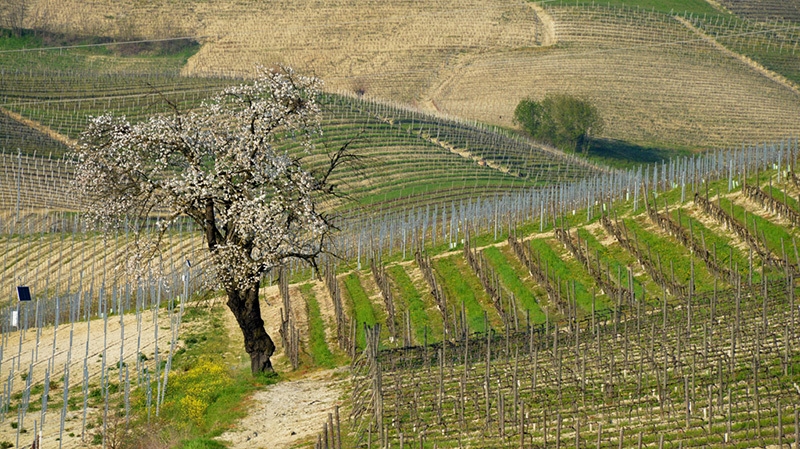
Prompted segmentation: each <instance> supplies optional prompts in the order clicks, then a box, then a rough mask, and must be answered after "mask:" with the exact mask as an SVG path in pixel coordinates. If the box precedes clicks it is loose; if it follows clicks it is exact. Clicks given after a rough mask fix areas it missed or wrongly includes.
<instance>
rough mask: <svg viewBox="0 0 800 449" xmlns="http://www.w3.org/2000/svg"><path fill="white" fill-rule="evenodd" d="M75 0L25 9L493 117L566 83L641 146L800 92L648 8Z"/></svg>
mask: <svg viewBox="0 0 800 449" xmlns="http://www.w3.org/2000/svg"><path fill="white" fill-rule="evenodd" d="M84 3H85V2H80V1H77V0H72V1H66V2H59V5H63V6H56V3H55V2H53V1H52V0H40V2H39V4H40V5H39V6H37V7H36V8H34V10H36V11H43V10H44V11H47V12H48V15H47V20H48V23H50V24H51V26H53V27H61V28H69V27H72V28H74V29H76V30H78V31H80V30H84V31H87V32H88V31H91V30H95V31H103V32H106V33H108V34H116V35H119V36H126V33H128V35H129V34H131V33H132V32H133V31H131V30H136V33H138V35H141V36H145V37H157V36H164V35H173V36H175V35H186V34H192V35H196V36H200V41H201V42H202V43H203V46H202V48H201V50H200V51H199V52H198V53H197V54H196V55H195V56H194V57H192V58H191V59H190V61H189V63H188V64H187V66H186V67H185V68H184V70H183V72H184V74H185V75H205V74H215V75H219V74H226V75H239V76H248V75H249V74H251V73H253V71H254V67H255V65H256V64H267V65H269V64H274V63H284V64H289V65H291V66H293V67H295V68H297V69H299V70H301V71H303V72H310V73H314V74H316V75H318V76H320V77H322V78H323V79H324V80H325V81H326V86H327V89H329V90H331V91H349V92H358V93H363V94H366V95H368V96H373V97H376V98H382V99H390V100H396V101H402V102H406V103H410V104H414V105H416V106H418V107H422V108H425V109H429V110H437V111H440V112H444V113H447V114H451V115H456V116H460V117H464V118H468V119H477V120H480V121H484V122H489V123H493V124H498V125H502V126H511V125H512V124H513V123H512V114H513V109H514V106H515V105H516V104H517V102H518V101H519V100H520V99H521V98H523V97H526V96H530V97H533V98H542V97H543V96H544V95H545V94H547V93H550V92H569V93H573V94H577V95H581V96H585V97H588V98H590V99H591V100H593V101H594V102H596V104H597V105H598V107H599V109H600V111H601V112H602V114H603V115H604V117H605V119H606V122H607V125H608V126H606V131H605V135H604V137H608V138H613V139H621V140H628V141H632V142H636V143H642V144H655V145H670V146H674V145H678V146H682V147H689V148H707V147H719V146H731V145H739V144H741V143H742V142H745V141H747V142H754V141H763V140H774V139H778V138H781V137H784V136H787V135H793V134H796V132H797V131H798V130H800V118H798V117H800V114H798V112H800V95H798V94H797V93H796V92H792V91H791V90H788V89H786V88H785V87H784V86H782V85H781V84H780V83H779V82H776V81H774V80H772V79H770V77H768V76H766V75H765V74H764V73H763V72H762V71H759V70H757V69H755V68H753V67H751V66H750V65H748V64H747V62H746V61H742V60H739V59H737V58H735V57H733V56H731V55H730V54H728V53H726V52H725V51H723V50H722V49H720V48H719V47H718V46H715V45H714V43H713V42H708V41H707V40H706V39H704V37H703V36H700V35H698V34H696V33H695V32H694V31H693V30H690V29H688V28H687V27H686V26H685V25H683V24H682V23H680V22H679V21H678V20H675V19H672V18H670V17H668V16H666V15H661V14H651V13H648V12H641V13H640V12H635V11H632V10H627V11H622V10H616V9H613V8H612V9H609V8H605V7H584V8H580V9H577V8H567V7H550V8H548V9H547V11H545V10H543V9H542V8H540V7H539V6H535V5H533V4H531V3H528V2H524V1H520V0H438V1H435V2H428V1H426V2H422V1H418V0H401V1H394V2H379V1H374V0H371V1H359V2H355V1H352V0H337V1H328V2H319V1H316V0H314V1H312V0H300V1H288V0H280V1H277V2H272V3H270V5H269V7H268V8H265V7H263V5H259V4H256V3H255V2H252V1H232V0H228V1H217V2H189V1H184V2H169V3H166V2H164V1H163V0H162V1H160V2H159V1H155V2H149V3H147V4H144V3H141V2H122V3H111V2H94V3H91V4H84ZM168 17H169V18H174V17H178V18H179V20H173V21H172V22H169V21H168V20H167V19H166V18H168ZM168 24H169V25H168ZM126 27H127V28H126Z"/></svg>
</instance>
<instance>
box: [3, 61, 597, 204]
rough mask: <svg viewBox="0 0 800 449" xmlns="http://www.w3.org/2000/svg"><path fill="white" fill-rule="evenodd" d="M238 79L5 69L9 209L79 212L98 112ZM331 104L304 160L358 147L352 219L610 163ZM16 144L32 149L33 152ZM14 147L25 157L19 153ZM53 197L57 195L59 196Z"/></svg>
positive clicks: (205, 91) (425, 118) (159, 102)
mask: <svg viewBox="0 0 800 449" xmlns="http://www.w3.org/2000/svg"><path fill="white" fill-rule="evenodd" d="M231 82H235V81H232V80H222V79H207V78H178V77H175V76H167V75H146V76H145V75H135V74H134V75H130V76H125V75H122V74H115V75H103V76H92V77H86V76H82V74H81V73H78V72H54V73H47V72H42V73H35V74H31V73H23V72H19V71H15V72H12V73H5V74H3V75H1V76H0V92H2V95H3V97H2V98H3V101H4V103H3V105H2V107H3V108H4V111H5V113H4V114H3V115H2V116H3V117H4V120H5V122H6V123H7V124H8V125H9V126H7V127H3V128H2V129H0V141H2V142H3V143H4V144H5V145H6V146H5V148H6V154H5V155H4V156H3V158H4V164H3V168H2V171H3V175H2V176H3V180H4V182H2V183H1V184H0V191H1V192H0V197H2V198H3V200H2V201H3V204H4V205H5V206H4V207H7V208H8V209H9V210H10V209H11V208H16V207H17V206H16V203H17V201H18V199H20V198H18V196H20V195H21V201H22V203H21V207H22V208H23V209H30V208H32V209H41V208H53V207H56V206H55V204H59V205H60V206H59V207H61V208H67V209H69V210H76V209H77V205H76V204H75V198H74V196H73V195H71V194H70V193H69V192H68V191H67V190H65V189H66V188H67V187H68V185H69V177H70V173H71V168H70V167H69V165H68V164H64V163H63V162H62V161H61V160H60V159H58V158H59V157H62V156H64V154H65V152H66V151H67V147H68V145H70V144H72V143H73V142H75V141H76V139H78V138H79V136H80V133H81V132H82V131H83V130H84V129H85V127H86V124H87V122H88V118H89V117H90V116H95V115H100V114H104V113H109V112H111V113H114V114H117V115H124V116H126V117H127V118H128V119H129V120H132V121H136V120H141V119H143V118H144V117H148V116H150V115H153V114H158V113H167V112H169V111H171V110H172V109H173V108H178V110H186V109H189V108H191V107H192V106H193V105H197V104H199V102H201V101H202V100H203V99H205V98H206V97H208V96H209V95H211V94H212V93H213V92H216V91H217V90H218V89H219V88H220V86H223V85H226V84H229V83H231ZM321 102H322V104H323V109H324V111H323V115H322V117H323V123H322V124H321V125H322V134H321V136H319V138H318V139H317V141H316V146H317V150H318V151H317V152H316V153H314V154H310V155H302V156H303V157H304V158H305V159H306V160H307V163H308V164H309V166H310V167H312V168H313V167H314V166H315V164H317V163H319V162H322V161H324V160H326V159H325V158H326V154H327V153H326V152H327V151H331V150H332V149H335V148H338V146H341V145H344V144H345V143H347V142H351V143H350V145H351V148H352V149H354V150H355V151H356V153H357V154H358V155H359V156H360V157H361V158H362V160H361V164H360V165H359V166H355V167H350V168H349V169H348V170H346V171H343V172H342V173H340V174H338V175H337V176H338V177H337V178H336V179H335V182H336V183H338V184H339V185H340V188H342V189H344V190H345V191H346V192H347V193H348V194H349V195H350V197H352V198H353V199H354V200H355V202H347V203H346V204H343V205H331V206H330V207H331V208H344V209H345V210H347V211H349V212H348V214H350V215H352V214H355V213H358V212H359V209H361V208H366V209H368V210H369V209H377V210H384V211H387V210H395V209H398V208H402V207H404V206H407V205H409V204H414V203H419V202H425V203H427V204H432V203H435V202H441V201H445V200H448V201H452V200H458V199H460V198H465V197H476V198H477V197H486V196H493V195H495V194H496V193H497V192H507V191H513V190H516V189H521V188H526V187H536V186H542V185H548V184H552V183H556V182H565V181H570V180H574V179H579V178H582V177H586V176H588V175H590V174H592V173H596V172H598V171H601V170H602V168H600V167H597V166H594V165H592V164H589V163H587V162H585V161H582V160H580V159H578V158H575V157H574V156H568V155H566V154H564V153H562V152H560V151H556V150H554V149H550V148H546V147H543V146H541V145H535V144H532V143H530V142H527V141H525V140H524V139H521V138H519V137H517V136H514V135H513V134H510V133H508V132H506V131H503V130H500V129H497V128H493V127H487V126H483V125H478V124H476V123H467V122H465V121H461V120H457V119H453V118H448V117H443V116H438V115H429V114H424V113H420V112H419V111H416V110H414V109H410V108H407V107H401V106H396V105H393V104H387V103H376V102H372V101H365V100H362V99H359V98H356V97H346V96H340V95H326V96H325V98H323V99H321ZM17 149H18V150H19V151H23V150H25V151H24V152H25V153H26V155H25V157H23V156H19V154H18V151H16V150H17ZM9 150H10V151H9ZM286 151H288V152H290V153H294V154H297V155H299V153H297V152H298V151H299V147H296V146H295V145H293V144H291V143H290V144H289V146H287V147H286ZM9 153H10V154H15V153H16V156H17V158H16V159H17V160H13V159H14V158H13V156H10V155H9ZM34 155H39V156H41V155H45V156H47V158H46V159H42V158H41V157H34ZM20 170H21V171H20ZM18 187H19V189H18ZM18 190H19V192H20V194H19V195H18V194H17V192H18ZM22 197H24V198H22ZM54 198H59V200H57V201H56V202H55V203H54V202H53V201H50V200H52V199H54Z"/></svg>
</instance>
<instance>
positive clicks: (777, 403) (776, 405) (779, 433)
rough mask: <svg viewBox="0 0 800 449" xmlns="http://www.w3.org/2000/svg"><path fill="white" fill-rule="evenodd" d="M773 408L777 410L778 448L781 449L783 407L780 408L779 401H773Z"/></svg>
mask: <svg viewBox="0 0 800 449" xmlns="http://www.w3.org/2000/svg"><path fill="white" fill-rule="evenodd" d="M775 407H777V409H778V447H781V448H782V447H783V407H781V400H780V399H776V400H775Z"/></svg>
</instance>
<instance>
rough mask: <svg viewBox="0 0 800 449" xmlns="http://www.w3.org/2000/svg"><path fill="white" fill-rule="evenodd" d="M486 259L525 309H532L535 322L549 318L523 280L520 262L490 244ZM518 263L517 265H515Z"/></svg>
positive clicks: (485, 251)
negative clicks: (513, 261) (515, 262)
mask: <svg viewBox="0 0 800 449" xmlns="http://www.w3.org/2000/svg"><path fill="white" fill-rule="evenodd" d="M483 254H484V255H485V256H486V260H488V261H489V263H490V264H491V265H492V267H493V268H494V270H495V272H496V273H497V275H498V276H500V281H501V282H502V283H503V285H504V286H505V287H506V288H507V289H509V290H510V291H511V292H512V293H514V297H515V298H516V300H517V301H519V302H520V304H521V305H522V307H523V309H524V310H526V311H530V314H531V321H532V322H533V323H537V324H539V323H544V322H545V321H546V320H547V318H546V316H545V314H544V311H542V308H541V307H540V306H539V301H538V300H537V299H536V297H535V296H534V295H533V293H532V292H531V289H530V288H529V287H528V286H526V285H525V284H524V283H523V282H522V278H523V277H524V275H522V273H524V270H523V268H522V265H520V264H519V263H518V262H517V264H512V263H511V261H510V260H509V259H508V258H507V257H506V256H505V255H504V254H503V253H502V251H500V249H499V248H497V247H496V246H490V247H488V248H486V249H485V250H483ZM515 265H516V266H515Z"/></svg>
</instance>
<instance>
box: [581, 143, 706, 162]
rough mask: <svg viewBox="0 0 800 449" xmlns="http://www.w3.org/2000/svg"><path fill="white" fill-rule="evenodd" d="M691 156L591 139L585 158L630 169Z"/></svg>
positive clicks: (655, 148) (630, 144) (656, 148)
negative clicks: (677, 157)
mask: <svg viewBox="0 0 800 449" xmlns="http://www.w3.org/2000/svg"><path fill="white" fill-rule="evenodd" d="M687 154H691V152H689V151H687V150H682V149H671V148H661V147H657V146H643V145H638V144H635V143H631V142H625V141H622V140H616V139H592V142H591V145H590V147H589V151H588V153H587V154H586V156H587V157H588V158H589V159H595V160H597V161H598V162H600V163H603V164H605V165H609V166H612V167H631V166H635V165H640V164H651V163H654V162H661V161H665V160H668V159H672V158H674V157H676V156H682V155H687Z"/></svg>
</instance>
